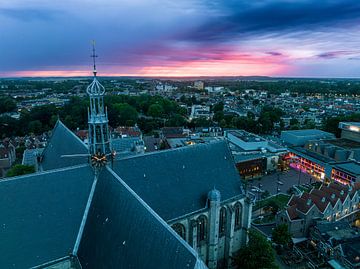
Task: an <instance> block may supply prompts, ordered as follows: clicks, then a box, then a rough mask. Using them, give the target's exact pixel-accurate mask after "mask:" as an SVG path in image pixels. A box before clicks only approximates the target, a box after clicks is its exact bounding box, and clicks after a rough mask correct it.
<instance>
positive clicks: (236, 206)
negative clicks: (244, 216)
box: [234, 203, 241, 229]
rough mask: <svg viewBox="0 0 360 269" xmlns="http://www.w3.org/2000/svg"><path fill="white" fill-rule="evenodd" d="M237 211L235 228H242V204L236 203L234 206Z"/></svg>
mask: <svg viewBox="0 0 360 269" xmlns="http://www.w3.org/2000/svg"><path fill="white" fill-rule="evenodd" d="M234 211H235V229H240V227H241V204H240V203H236V204H235V206H234Z"/></svg>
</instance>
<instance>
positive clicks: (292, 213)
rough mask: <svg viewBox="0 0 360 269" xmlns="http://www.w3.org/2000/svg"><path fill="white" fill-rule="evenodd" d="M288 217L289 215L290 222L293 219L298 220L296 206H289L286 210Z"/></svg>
mask: <svg viewBox="0 0 360 269" xmlns="http://www.w3.org/2000/svg"><path fill="white" fill-rule="evenodd" d="M286 211H287V213H288V215H289V218H290V219H291V220H294V219H297V218H299V215H298V212H297V210H296V205H292V206H289V207H288V208H287V209H286Z"/></svg>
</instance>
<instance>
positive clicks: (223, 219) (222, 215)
mask: <svg viewBox="0 0 360 269" xmlns="http://www.w3.org/2000/svg"><path fill="white" fill-rule="evenodd" d="M225 231H226V208H225V207H223V208H221V209H220V217H219V236H224V235H225Z"/></svg>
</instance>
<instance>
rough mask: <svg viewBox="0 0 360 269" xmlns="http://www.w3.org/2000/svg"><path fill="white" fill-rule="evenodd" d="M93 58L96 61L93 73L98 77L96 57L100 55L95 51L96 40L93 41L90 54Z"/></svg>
mask: <svg viewBox="0 0 360 269" xmlns="http://www.w3.org/2000/svg"><path fill="white" fill-rule="evenodd" d="M90 57H91V58H93V63H94V69H93V74H94V77H96V73H97V71H96V58H97V57H98V56H97V55H96V53H95V40H93V41H92V54H91V55H90Z"/></svg>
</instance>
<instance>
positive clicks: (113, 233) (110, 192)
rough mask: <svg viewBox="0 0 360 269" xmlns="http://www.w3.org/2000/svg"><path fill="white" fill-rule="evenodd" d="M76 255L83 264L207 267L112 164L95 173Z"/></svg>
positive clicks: (98, 267) (142, 268)
mask: <svg viewBox="0 0 360 269" xmlns="http://www.w3.org/2000/svg"><path fill="white" fill-rule="evenodd" d="M77 257H78V259H79V261H80V263H81V266H82V268H84V269H87V268H96V269H102V268H104V269H105V268H106V269H108V268H121V269H127V268H129V269H130V268H136V269H148V268H157V269H170V268H171V269H183V268H197V269H200V268H204V269H205V268H206V267H205V266H204V264H203V263H202V262H201V261H200V260H199V259H198V257H197V254H196V252H195V251H194V250H193V249H192V248H190V246H189V245H188V244H187V243H186V242H185V241H183V240H182V239H181V238H180V237H179V236H178V235H177V234H176V233H175V232H174V231H173V230H172V229H171V228H170V227H169V226H168V225H167V224H166V223H165V221H163V220H162V219H161V218H160V217H159V216H158V215H157V214H156V213H155V212H154V211H153V210H152V209H151V208H150V207H149V206H148V205H147V204H146V203H145V202H144V201H142V200H141V198H140V197H139V196H137V195H136V194H135V193H134V192H133V191H132V190H131V189H130V188H129V187H128V186H127V185H126V184H125V182H124V181H122V180H121V179H120V178H119V177H118V176H117V175H116V174H115V173H114V172H113V171H111V169H109V168H107V169H106V170H104V171H102V173H101V174H100V176H99V179H98V182H97V186H96V190H95V194H94V197H93V200H92V204H91V208H90V211H89V215H88V218H87V221H86V224H85V229H84V233H83V236H82V239H81V243H80V248H79V250H78V252H77Z"/></svg>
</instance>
